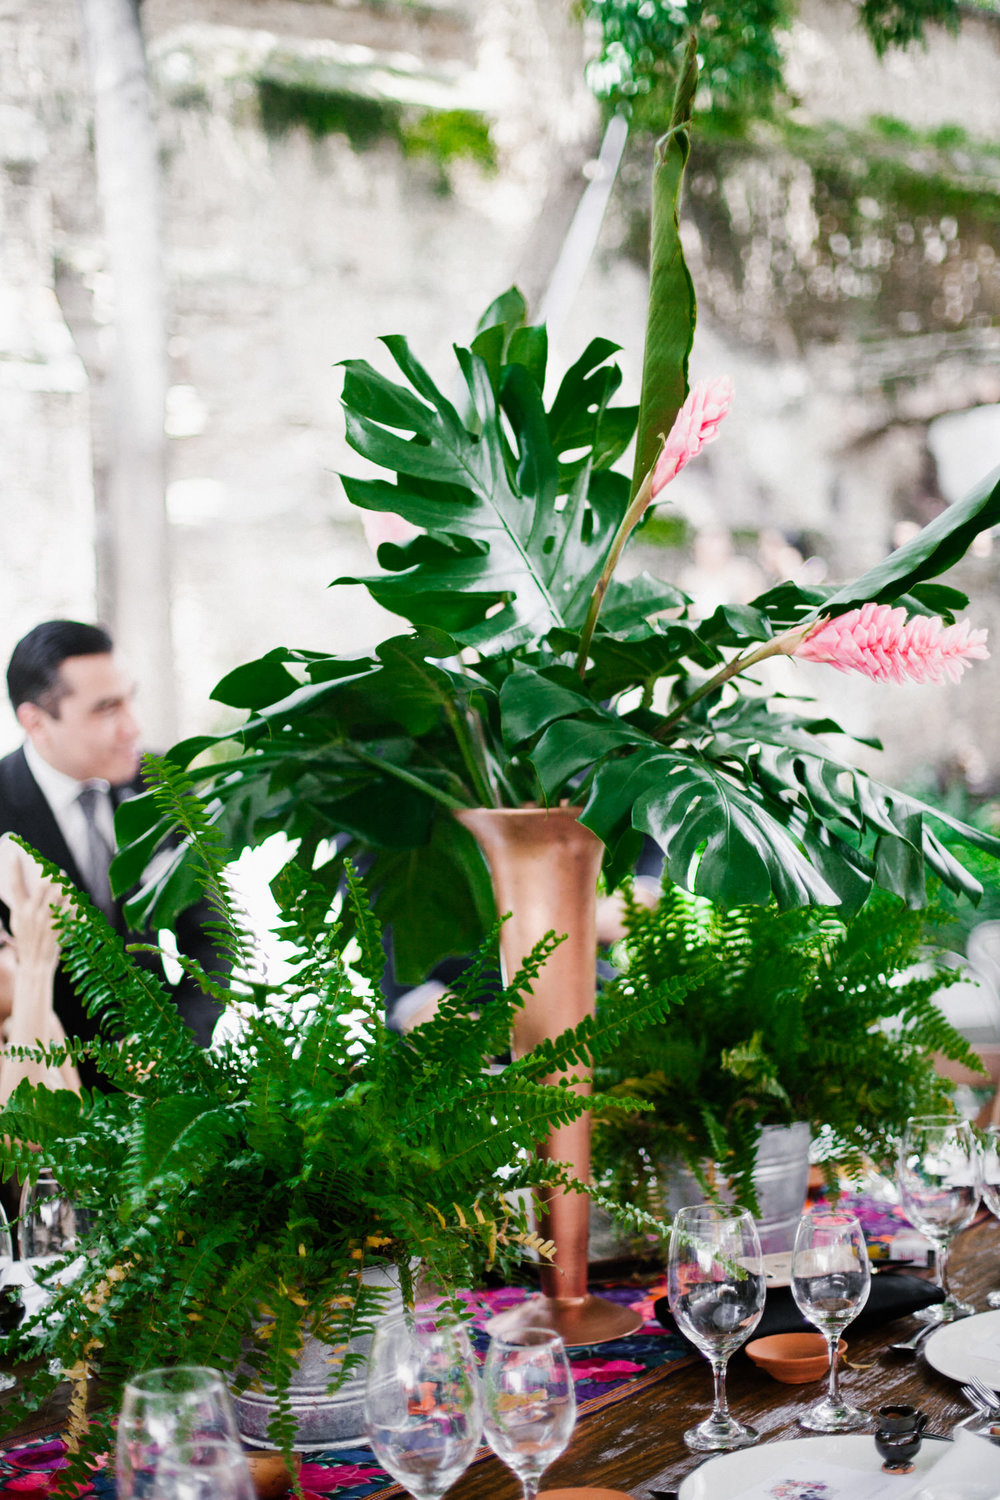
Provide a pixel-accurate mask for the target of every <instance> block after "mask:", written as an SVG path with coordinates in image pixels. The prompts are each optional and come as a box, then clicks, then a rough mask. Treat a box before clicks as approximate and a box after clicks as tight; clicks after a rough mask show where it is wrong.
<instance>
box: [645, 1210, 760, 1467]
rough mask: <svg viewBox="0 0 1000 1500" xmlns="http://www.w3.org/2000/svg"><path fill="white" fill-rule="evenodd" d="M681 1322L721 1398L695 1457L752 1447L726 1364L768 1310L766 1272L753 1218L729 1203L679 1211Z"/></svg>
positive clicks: (694, 1436) (674, 1248)
mask: <svg viewBox="0 0 1000 1500" xmlns="http://www.w3.org/2000/svg"><path fill="white" fill-rule="evenodd" d="M667 1293H668V1298H669V1302H670V1311H671V1313H672V1314H673V1317H674V1321H675V1322H676V1324H677V1327H678V1328H679V1329H680V1331H681V1333H682V1334H684V1336H685V1338H687V1339H689V1340H690V1341H691V1343H692V1344H694V1345H695V1346H696V1348H698V1349H699V1350H700V1351H701V1353H702V1354H704V1355H705V1357H706V1359H707V1360H708V1362H709V1364H710V1365H711V1367H712V1375H713V1378H714V1382H715V1401H714V1404H713V1407H712V1412H711V1415H710V1416H709V1417H707V1418H706V1420H705V1421H704V1422H701V1423H699V1424H698V1426H696V1427H691V1428H689V1429H688V1430H687V1432H685V1434H684V1441H685V1443H686V1444H687V1445H688V1447H689V1448H691V1449H693V1450H694V1451H695V1452H715V1451H725V1450H728V1449H733V1448H746V1447H748V1446H749V1445H750V1444H751V1443H755V1442H757V1440H758V1438H759V1436H760V1434H759V1433H757V1432H756V1431H755V1430H754V1428H752V1427H747V1426H745V1425H744V1424H743V1423H741V1422H737V1421H736V1419H735V1418H734V1417H733V1416H732V1415H731V1413H730V1411H729V1407H728V1405H727V1402H726V1365H727V1363H728V1361H729V1356H730V1355H731V1354H732V1353H733V1352H734V1351H735V1350H736V1349H738V1348H739V1347H740V1345H741V1344H743V1343H745V1342H746V1340H747V1339H748V1338H749V1337H750V1335H751V1333H753V1331H754V1329H755V1328H756V1327H757V1324H758V1323H759V1322H760V1318H761V1314H762V1312H763V1311H764V1267H763V1261H762V1258H761V1249H760V1240H759V1238H758V1235H757V1228H756V1225H755V1224H754V1221H753V1219H752V1217H751V1215H750V1214H749V1213H747V1212H745V1211H744V1210H742V1209H739V1208H735V1207H730V1206H728V1205H724V1204H715V1203H697V1204H694V1205H692V1206H691V1207H689V1208H682V1209H680V1211H679V1212H678V1213H677V1214H676V1216H675V1218H674V1222H673V1227H672V1230H671V1234H670V1247H669V1251H668V1257H667Z"/></svg>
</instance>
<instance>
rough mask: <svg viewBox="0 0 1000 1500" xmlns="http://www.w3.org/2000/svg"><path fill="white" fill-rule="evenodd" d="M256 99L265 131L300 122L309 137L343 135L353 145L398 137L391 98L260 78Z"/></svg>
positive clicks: (281, 131) (365, 146) (282, 131)
mask: <svg viewBox="0 0 1000 1500" xmlns="http://www.w3.org/2000/svg"><path fill="white" fill-rule="evenodd" d="M257 103H258V108H259V110H260V123H261V128H262V129H263V130H264V132H265V134H267V135H271V136H282V135H287V134H288V132H289V131H290V130H294V129H296V128H299V127H300V128H302V129H304V130H307V131H308V132H309V134H310V135H311V136H312V137H313V138H314V140H322V139H323V137H324V136H327V135H344V136H346V137H347V139H348V140H349V141H350V143H351V145H352V146H353V147H354V149H355V150H356V151H365V150H370V149H371V148H372V147H373V146H377V145H378V144H379V142H380V141H383V140H385V139H386V138H388V139H389V140H395V141H398V140H399V134H400V115H401V108H400V106H399V105H398V104H397V103H395V101H392V100H385V99H366V98H365V97H364V96H363V95H360V94H356V93H351V92H349V91H348V90H346V89H344V90H342V91H340V90H335V89H331V88H323V87H322V86H320V85H319V84H316V83H311V82H309V81H291V80H289V79H283V78H259V79H258V80H257Z"/></svg>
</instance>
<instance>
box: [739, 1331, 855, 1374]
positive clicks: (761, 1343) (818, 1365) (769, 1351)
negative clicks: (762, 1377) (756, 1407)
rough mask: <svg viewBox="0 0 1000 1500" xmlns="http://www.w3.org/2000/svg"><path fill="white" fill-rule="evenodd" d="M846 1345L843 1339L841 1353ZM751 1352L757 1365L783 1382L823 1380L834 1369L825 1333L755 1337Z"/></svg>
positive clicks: (749, 1352) (839, 1343)
mask: <svg viewBox="0 0 1000 1500" xmlns="http://www.w3.org/2000/svg"><path fill="white" fill-rule="evenodd" d="M846 1348H847V1344H846V1343H845V1341H844V1340H843V1339H840V1340H839V1342H838V1344H837V1352H838V1354H841V1355H842V1354H843V1353H844V1350H845V1349H846ZM747 1353H748V1354H749V1356H750V1358H751V1359H752V1360H753V1362H754V1364H755V1365H759V1366H760V1368H761V1369H762V1370H764V1371H765V1372H766V1373H767V1374H768V1375H770V1376H771V1377H772V1379H774V1380H780V1381H781V1383H782V1385H805V1383H806V1381H808V1380H821V1379H822V1378H823V1376H824V1375H825V1374H826V1373H827V1371H828V1370H829V1368H830V1362H829V1356H828V1354H827V1347H826V1339H825V1338H824V1337H823V1335H822V1334H821V1333H772V1334H771V1335H770V1337H769V1338H766V1339H754V1340H753V1341H752V1342H751V1343H749V1344H747Z"/></svg>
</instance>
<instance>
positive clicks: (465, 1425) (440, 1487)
mask: <svg viewBox="0 0 1000 1500" xmlns="http://www.w3.org/2000/svg"><path fill="white" fill-rule="evenodd" d="M482 1429H483V1408H482V1395H481V1392H480V1387H479V1376H478V1373H477V1371H476V1362H475V1356H474V1355H473V1352H472V1346H471V1344H470V1343H469V1338H468V1335H467V1333H466V1332H465V1330H464V1328H463V1327H462V1326H461V1324H459V1323H457V1322H456V1321H455V1320H454V1319H452V1318H447V1319H445V1318H441V1319H434V1318H428V1319H419V1320H417V1321H416V1322H411V1321H407V1320H405V1319H396V1318H388V1319H385V1320H383V1322H381V1323H380V1324H379V1325H378V1327H377V1328H376V1330H375V1336H374V1338H373V1339H372V1347H371V1351H370V1353H369V1356H368V1375H367V1379H366V1383H365V1431H366V1433H367V1435H368V1441H369V1442H370V1443H371V1446H372V1450H373V1452H374V1454H375V1457H376V1458H377V1459H378V1461H379V1463H380V1464H381V1465H382V1467H383V1468H384V1469H386V1470H387V1471H388V1473H390V1474H391V1475H392V1477H393V1479H395V1480H396V1481H397V1482H398V1483H399V1484H404V1485H406V1487H407V1489H408V1490H409V1491H410V1493H411V1495H413V1496H414V1497H415V1500H440V1497H441V1496H442V1495H443V1494H444V1492H445V1490H447V1489H448V1488H449V1486H450V1485H452V1484H454V1482H455V1480H456V1479H457V1478H458V1477H459V1475H460V1474H462V1473H463V1472H464V1471H465V1470H466V1469H467V1468H468V1466H469V1464H470V1463H471V1462H472V1460H473V1458H474V1457H475V1454H476V1449H477V1447H478V1445H479V1439H480V1435H481V1433H482Z"/></svg>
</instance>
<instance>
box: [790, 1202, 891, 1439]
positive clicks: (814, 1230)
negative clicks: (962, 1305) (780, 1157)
mask: <svg viewBox="0 0 1000 1500" xmlns="http://www.w3.org/2000/svg"><path fill="white" fill-rule="evenodd" d="M871 1278H872V1273H871V1262H870V1261H869V1259H868V1246H867V1244H866V1243H865V1236H864V1231H863V1230H862V1228H861V1225H860V1224H859V1222H858V1220H857V1219H856V1218H855V1216H854V1215H853V1214H849V1213H842V1212H840V1211H838V1210H836V1209H813V1210H811V1212H809V1213H806V1214H803V1215H802V1217H801V1219H800V1220H799V1224H798V1228H797V1229H796V1231H795V1245H794V1248H793V1250H792V1296H793V1297H794V1299H795V1304H796V1306H797V1307H798V1309H799V1312H800V1313H801V1314H802V1316H803V1317H804V1318H807V1319H808V1320H809V1322H810V1323H812V1324H813V1325H814V1326H815V1327H816V1328H818V1329H819V1331H820V1333H821V1334H822V1335H823V1337H824V1338H825V1339H826V1343H827V1349H828V1351H829V1369H830V1377H829V1388H828V1391H827V1394H826V1396H825V1398H824V1399H823V1400H822V1401H820V1402H819V1403H818V1404H817V1405H816V1406H813V1407H810V1408H809V1410H808V1411H806V1412H804V1413H803V1414H802V1415H801V1416H800V1417H799V1426H800V1427H805V1428H807V1429H808V1430H809V1431H810V1432H853V1431H855V1430H856V1429H857V1428H859V1427H867V1426H868V1425H869V1424H870V1422H871V1416H870V1414H869V1413H868V1412H866V1411H862V1410H861V1408H860V1407H856V1406H851V1405H850V1404H849V1403H848V1402H846V1401H845V1400H844V1399H843V1397H842V1396H841V1394H840V1386H839V1381H838V1359H839V1352H840V1351H839V1341H840V1335H841V1334H842V1333H843V1331H844V1329H845V1328H846V1327H847V1326H848V1324H849V1323H853V1321H854V1319H855V1318H856V1317H857V1316H858V1313H859V1312H860V1311H861V1309H862V1308H863V1307H864V1305H865V1303H866V1302H867V1301H868V1294H869V1292H870V1291H871Z"/></svg>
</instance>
